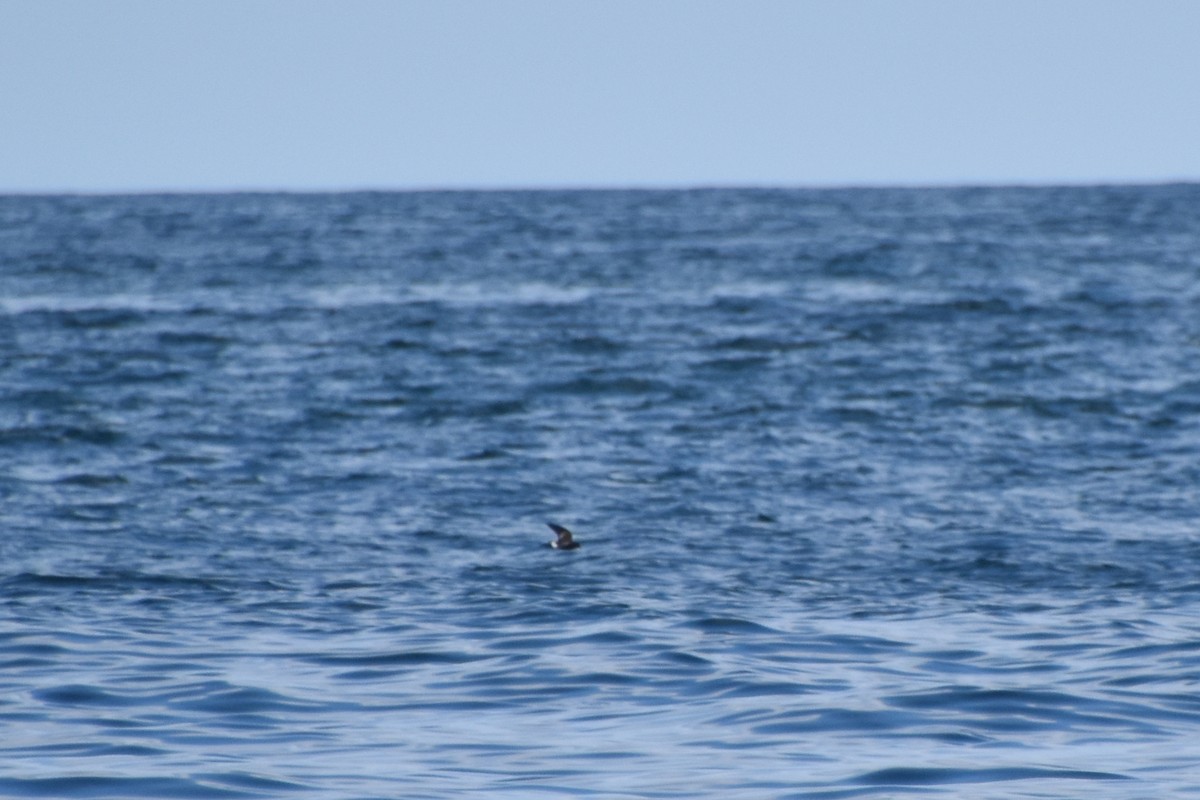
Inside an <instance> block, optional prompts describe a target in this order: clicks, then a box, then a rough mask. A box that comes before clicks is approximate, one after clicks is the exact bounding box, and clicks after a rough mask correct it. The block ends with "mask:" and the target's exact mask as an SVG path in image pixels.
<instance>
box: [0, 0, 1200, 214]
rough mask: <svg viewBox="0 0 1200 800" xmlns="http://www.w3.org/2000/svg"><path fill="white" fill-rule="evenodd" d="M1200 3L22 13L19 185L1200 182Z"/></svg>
mask: <svg viewBox="0 0 1200 800" xmlns="http://www.w3.org/2000/svg"><path fill="white" fill-rule="evenodd" d="M1198 37H1200V0H1120V1H1118V0H791V1H790V2H789V1H787V0H727V1H717V0H394V1H392V2H385V1H383V0H338V1H337V2H311V1H309V0H195V1H194V2H185V1H184V0H0V191H62V190H67V191H114V190H117V191H128V190H135V191H142V190H159V189H170V190H178V189H183V190H186V189H201V190H212V189H355V188H380V189H388V188H399V189H403V188H439V187H544V186H580V187H587V186H696V185H774V186H822V185H846V184H869V185H874V184H897V183H900V184H930V183H939V184H945V183H951V184H960V183H1031V182H1032V183H1046V182H1081V181H1082V182H1101V181H1162V180H1197V179H1200V44H1198V42H1200V38H1198Z"/></svg>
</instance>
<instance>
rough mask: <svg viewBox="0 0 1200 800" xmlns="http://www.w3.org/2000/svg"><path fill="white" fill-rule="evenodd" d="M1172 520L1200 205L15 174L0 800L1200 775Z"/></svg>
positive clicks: (1197, 548)
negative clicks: (29, 189) (89, 187)
mask: <svg viewBox="0 0 1200 800" xmlns="http://www.w3.org/2000/svg"><path fill="white" fill-rule="evenodd" d="M1198 508H1200V185H1185V184H1181V185H1156V186H1094V187H991V188H989V187H974V188H972V187H965V188H927V189H917V188H913V189H900V188H897V189H865V188H864V189H824V190H818V189H812V190H782V189H780V190H766V189H712V190H691V191H684V190H678V191H674V190H672V191H531V192H427V193H422V192H410V193H370V192H364V193H345V194H254V193H246V194H229V195H201V194H197V195H188V194H175V195H135V196H7V197H0V732H2V735H0V795H2V796H5V797H55V798H68V799H69V798H141V797H149V798H293V799H294V800H307V799H308V798H314V799H315V798H330V799H331V800H332V799H334V798H337V799H338V800H344V799H346V798H372V799H373V798H406V799H407V798H427V799H430V800H433V799H436V800H443V799H445V798H460V797H466V796H471V797H500V798H503V797H511V798H527V797H545V798H555V797H564V798H565V797H595V798H606V799H607V798H653V799H654V800H662V799H665V798H704V797H713V798H717V797H719V798H722V799H723V800H729V799H730V798H746V800H762V799H763V798H860V797H861V798H876V797H878V798H893V797H910V796H911V797H971V798H1048V797H1078V796H1083V795H1086V796H1088V797H1091V798H1149V797H1182V796H1187V795H1192V794H1200V614H1198V612H1200V525H1198V522H1197V511H1198ZM547 522H554V523H558V524H562V525H565V526H567V527H569V528H570V529H572V530H573V531H574V532H575V534H576V537H577V539H578V540H579V541H580V542H582V546H581V547H580V548H579V549H577V550H572V551H557V550H554V549H551V548H549V547H548V546H547V542H548V541H549V540H550V539H552V538H553V536H552V534H551V532H550V530H549V528H548V527H547V525H546V523H547Z"/></svg>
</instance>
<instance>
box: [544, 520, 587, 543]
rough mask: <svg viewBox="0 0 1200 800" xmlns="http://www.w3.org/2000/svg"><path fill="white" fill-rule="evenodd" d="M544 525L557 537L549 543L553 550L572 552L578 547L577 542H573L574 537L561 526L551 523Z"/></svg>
mask: <svg viewBox="0 0 1200 800" xmlns="http://www.w3.org/2000/svg"><path fill="white" fill-rule="evenodd" d="M546 524H547V525H549V526H550V530H552V531H554V533H555V534H556V535H557V536H558V538H557V539H555V540H554V541H553V542H550V543H549V544H550V546H551V547H553V548H554V549H555V550H574V549H575V548H577V547H579V542H577V541H575V537H574V536H572V535H571V532H570V531H569V530H567V529H566V528H564V527H563V526H562V525H555V524H554V523H553V522H547V523H546Z"/></svg>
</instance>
